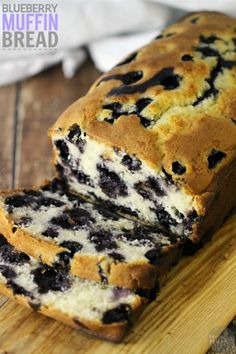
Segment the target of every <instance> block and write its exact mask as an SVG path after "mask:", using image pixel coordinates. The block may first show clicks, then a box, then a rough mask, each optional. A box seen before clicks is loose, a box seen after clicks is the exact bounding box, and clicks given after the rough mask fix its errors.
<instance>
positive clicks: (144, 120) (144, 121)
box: [140, 117, 153, 128]
mask: <svg viewBox="0 0 236 354" xmlns="http://www.w3.org/2000/svg"><path fill="white" fill-rule="evenodd" d="M140 122H141V124H142V125H143V126H144V128H147V127H149V126H150V125H151V124H152V123H153V120H151V119H148V118H144V117H140Z"/></svg>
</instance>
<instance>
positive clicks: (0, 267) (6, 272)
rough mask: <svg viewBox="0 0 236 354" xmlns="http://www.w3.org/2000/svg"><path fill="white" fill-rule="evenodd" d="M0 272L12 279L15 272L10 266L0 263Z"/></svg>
mask: <svg viewBox="0 0 236 354" xmlns="http://www.w3.org/2000/svg"><path fill="white" fill-rule="evenodd" d="M0 273H1V274H2V275H3V276H4V277H5V278H7V279H12V278H15V277H16V272H15V271H14V269H12V268H11V267H10V266H7V265H3V264H1V265H0Z"/></svg>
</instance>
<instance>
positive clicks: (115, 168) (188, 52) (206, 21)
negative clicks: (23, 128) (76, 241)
mask: <svg viewBox="0 0 236 354" xmlns="http://www.w3.org/2000/svg"><path fill="white" fill-rule="evenodd" d="M235 31H236V20H235V19H234V18H232V17H229V16H227V15H224V14H220V13H215V12H211V13H210V12H209V13H208V12H202V13H195V14H192V15H190V16H187V17H185V18H183V19H182V20H180V21H179V22H177V23H175V24H173V25H171V26H170V27H168V28H167V29H166V30H164V31H163V33H162V34H161V35H159V36H158V37H157V38H155V39H153V41H152V42H151V43H149V44H148V45H146V46H144V47H143V48H141V49H139V50H137V51H136V52H133V53H131V54H130V55H129V56H128V57H126V58H125V59H124V60H123V61H122V62H120V63H119V64H118V65H117V66H116V67H114V68H113V69H112V70H110V71H109V72H108V73H106V74H105V75H103V76H102V77H101V78H100V79H98V80H97V81H96V82H95V84H94V85H93V86H92V88H91V89H90V91H89V92H88V94H87V95H86V96H85V97H83V98H81V99H79V100H78V101H76V102H75V103H74V104H72V105H71V106H70V107H69V108H68V109H67V110H66V111H65V112H64V113H63V114H62V116H61V117H60V118H59V119H58V121H57V122H56V123H55V125H54V126H53V127H52V128H51V130H50V136H51V139H52V141H53V146H54V162H55V165H56V167H57V170H58V173H59V174H60V176H61V178H62V179H63V180H64V181H65V182H66V183H67V185H68V186H69V188H70V190H72V191H73V192H75V193H82V194H83V195H86V196H87V197H89V198H91V199H92V200H94V201H100V200H105V201H107V203H109V204H110V205H111V206H112V207H113V208H114V207H116V208H118V210H119V212H122V213H125V214H126V215H129V217H132V218H138V219H140V220H141V221H143V222H145V223H149V224H153V225H156V224H159V225H164V226H165V227H166V228H167V229H169V230H170V231H172V232H174V233H176V234H178V235H181V236H186V237H188V238H190V239H191V240H193V241H196V240H199V238H201V237H202V236H203V235H205V234H207V233H209V232H212V230H213V229H214V228H217V227H218V226H219V225H220V224H221V223H222V220H223V219H224V217H225V215H227V214H228V213H229V211H230V210H231V209H232V208H233V207H234V205H235V200H236V168H235V161H236V158H235V157H236V156H235V155H236V32H235Z"/></svg>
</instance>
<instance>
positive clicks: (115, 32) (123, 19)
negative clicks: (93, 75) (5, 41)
mask: <svg viewBox="0 0 236 354" xmlns="http://www.w3.org/2000/svg"><path fill="white" fill-rule="evenodd" d="M6 2H7V0H5V1H4V3H6ZM9 2H10V3H24V4H25V3H43V1H42V0H24V1H23V0H20V1H18V0H15V1H10V0H8V3H9ZM47 3H48V2H47ZM53 3H54V4H55V3H57V5H58V7H57V12H58V16H59V25H58V27H59V28H58V37H59V42H58V46H57V48H56V49H55V50H44V51H42V50H41V51H40V50H24V51H23V50H3V48H2V47H1V43H0V85H6V84H9V83H13V82H16V81H19V80H22V79H24V78H27V77H29V76H32V75H35V74H36V73H38V72H40V71H42V70H44V69H45V68H47V67H50V66H52V65H55V64H57V63H59V62H62V68H63V72H64V74H65V76H66V77H68V78H70V77H72V76H73V75H74V73H75V71H76V70H77V68H78V67H79V66H80V65H81V64H82V63H83V61H84V60H85V58H86V55H87V51H86V50H85V46H87V48H88V51H89V53H90V55H91V57H92V59H93V60H94V62H95V65H96V66H97V68H98V69H99V70H101V71H106V70H108V69H110V68H111V67H112V66H113V65H115V63H117V62H118V61H119V60H120V59H121V58H123V57H124V56H125V55H126V54H127V53H128V52H130V51H132V50H134V49H136V48H138V47H140V46H142V45H143V44H145V43H147V42H148V41H149V40H151V39H152V38H154V37H155V36H156V35H157V34H158V33H159V32H160V31H161V30H162V29H163V28H164V27H165V26H166V25H167V24H169V23H170V22H171V21H174V20H175V19H176V18H178V17H181V16H182V15H183V14H185V12H186V11H185V10H187V11H197V10H202V9H208V10H218V11H223V12H227V13H230V14H232V15H233V14H235V15H236V1H235V0H214V2H213V1H212V0H202V1H201V0H185V1H184V0H153V1H151V0H60V1H58V2H55V1H53Z"/></svg>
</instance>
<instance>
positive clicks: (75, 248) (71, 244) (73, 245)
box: [59, 241, 83, 255]
mask: <svg viewBox="0 0 236 354" xmlns="http://www.w3.org/2000/svg"><path fill="white" fill-rule="evenodd" d="M59 246H61V247H64V248H67V249H68V250H70V252H71V255H74V254H75V253H77V252H79V251H80V250H81V249H82V248H83V246H82V245H81V244H80V243H79V242H77V241H63V242H62V243H60V245H59Z"/></svg>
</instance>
